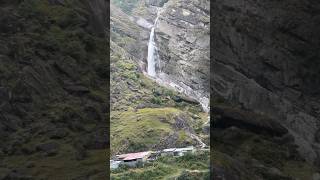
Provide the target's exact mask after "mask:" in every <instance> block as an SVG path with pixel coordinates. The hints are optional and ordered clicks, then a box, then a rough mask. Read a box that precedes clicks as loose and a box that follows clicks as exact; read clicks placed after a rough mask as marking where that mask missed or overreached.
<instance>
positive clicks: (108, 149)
mask: <svg viewBox="0 0 320 180" xmlns="http://www.w3.org/2000/svg"><path fill="white" fill-rule="evenodd" d="M105 1H106V6H107V12H106V21H107V22H106V30H105V31H106V37H105V38H106V45H107V46H106V53H107V57H108V59H106V61H107V64H108V66H107V69H106V71H108V77H107V82H106V86H107V99H106V112H107V113H106V127H107V129H106V133H105V134H106V135H107V137H105V138H107V142H108V144H107V149H106V166H107V167H106V172H107V176H106V177H107V179H110V161H109V159H110V0H105Z"/></svg>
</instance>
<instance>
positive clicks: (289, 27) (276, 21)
mask: <svg viewBox="0 0 320 180" xmlns="http://www.w3.org/2000/svg"><path fill="white" fill-rule="evenodd" d="M212 7H213V9H212V11H213V14H214V19H215V21H214V23H213V24H212V27H211V29H212V32H213V33H214V38H213V41H212V43H213V45H212V46H211V47H212V49H211V54H212V58H213V62H212V63H211V89H212V92H213V96H215V97H223V98H224V99H226V100H228V101H229V102H232V103H234V104H237V105H239V106H241V107H242V108H244V109H247V110H249V111H253V112H256V113H260V114H266V115H268V116H270V117H271V118H272V119H275V120H276V121H278V122H279V123H281V124H282V126H284V127H285V128H287V129H288V131H289V133H290V134H291V135H292V136H294V138H295V143H296V144H297V145H299V152H300V154H301V155H302V156H303V157H304V158H305V159H306V160H307V161H309V162H313V163H319V157H320V156H319V154H320V144H319V142H318V141H317V138H316V135H317V132H319V127H320V126H319V125H320V122H319V118H320V96H319V90H320V81H319V77H320V76H319V71H320V61H319V59H320V54H319V48H320V35H319V33H318V32H319V30H320V16H319V15H320V14H319V10H320V3H319V2H318V1H314V0H309V1H300V0H285V1H254V0H237V1H234V0H218V1H214V2H213V4H212Z"/></svg>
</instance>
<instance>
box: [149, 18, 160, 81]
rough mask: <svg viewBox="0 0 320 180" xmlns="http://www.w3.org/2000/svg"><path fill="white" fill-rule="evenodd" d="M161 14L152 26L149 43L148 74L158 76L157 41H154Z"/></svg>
mask: <svg viewBox="0 0 320 180" xmlns="http://www.w3.org/2000/svg"><path fill="white" fill-rule="evenodd" d="M159 14H160V13H158V15H157V18H156V20H155V22H154V25H153V26H152V28H151V32H150V39H149V44H148V71H147V72H148V75H149V76H152V77H155V76H156V60H155V57H156V56H155V54H156V53H155V51H156V47H155V41H154V34H155V33H154V29H155V27H156V24H157V21H158V18H159Z"/></svg>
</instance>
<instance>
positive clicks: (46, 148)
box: [36, 142, 59, 156]
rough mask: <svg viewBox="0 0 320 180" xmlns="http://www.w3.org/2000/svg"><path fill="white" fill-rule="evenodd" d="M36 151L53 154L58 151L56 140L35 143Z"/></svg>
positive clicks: (47, 154)
mask: <svg viewBox="0 0 320 180" xmlns="http://www.w3.org/2000/svg"><path fill="white" fill-rule="evenodd" d="M36 149H37V150H38V151H41V152H44V153H45V155H46V156H54V155H56V154H58V152H59V144H58V143H56V142H48V143H42V144H39V145H37V147H36Z"/></svg>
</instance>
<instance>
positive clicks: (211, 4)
mask: <svg viewBox="0 0 320 180" xmlns="http://www.w3.org/2000/svg"><path fill="white" fill-rule="evenodd" d="M215 4H216V0H210V71H209V72H210V82H209V83H210V112H209V115H210V166H209V168H210V179H214V177H213V173H214V172H213V166H212V163H213V158H214V157H213V151H214V147H213V142H212V138H211V137H212V132H213V131H212V128H213V126H214V124H213V123H214V121H213V114H212V109H213V107H212V106H213V103H212V100H213V91H212V89H213V76H214V72H213V61H214V57H213V50H214V39H215V38H214V11H215V7H214V6H215Z"/></svg>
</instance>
